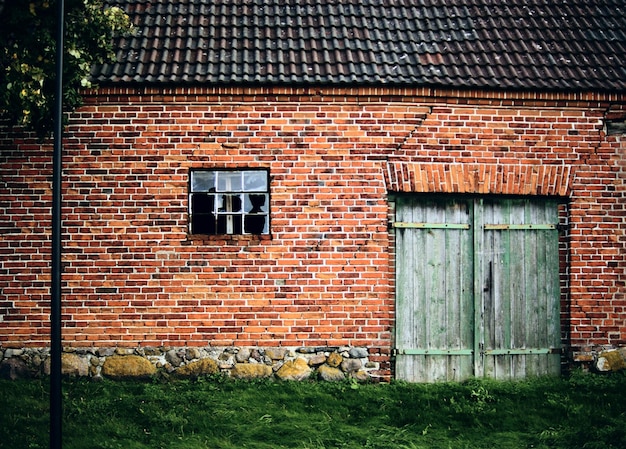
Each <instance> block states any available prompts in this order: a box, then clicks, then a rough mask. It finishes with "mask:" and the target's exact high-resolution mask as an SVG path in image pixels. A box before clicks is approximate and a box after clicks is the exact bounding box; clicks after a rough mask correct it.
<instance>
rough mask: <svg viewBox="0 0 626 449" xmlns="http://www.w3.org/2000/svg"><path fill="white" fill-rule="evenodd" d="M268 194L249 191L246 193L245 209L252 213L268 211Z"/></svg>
mask: <svg viewBox="0 0 626 449" xmlns="http://www.w3.org/2000/svg"><path fill="white" fill-rule="evenodd" d="M267 200H268V198H267V195H264V194H262V193H247V194H245V195H244V205H243V210H244V212H246V213H250V214H259V213H267V211H268V201H267Z"/></svg>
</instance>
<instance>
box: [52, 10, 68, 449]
mask: <svg viewBox="0 0 626 449" xmlns="http://www.w3.org/2000/svg"><path fill="white" fill-rule="evenodd" d="M64 36H65V3H64V0H57V39H56V45H57V48H56V85H55V106H54V107H55V110H54V121H55V123H54V150H53V154H52V279H51V286H50V293H51V301H50V449H61V447H62V444H63V443H62V423H63V405H62V400H63V391H62V388H63V387H62V384H61V353H62V351H63V343H62V338H61V271H62V266H61V263H62V258H61V249H62V248H61V226H62V222H61V206H62V197H61V173H62V171H63V167H62V162H63V156H62V150H63V47H64Z"/></svg>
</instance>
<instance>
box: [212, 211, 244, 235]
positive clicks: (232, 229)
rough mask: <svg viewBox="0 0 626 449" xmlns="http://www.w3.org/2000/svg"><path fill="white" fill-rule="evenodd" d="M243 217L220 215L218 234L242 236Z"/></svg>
mask: <svg viewBox="0 0 626 449" xmlns="http://www.w3.org/2000/svg"><path fill="white" fill-rule="evenodd" d="M241 217H242V216H241V215H218V217H217V233H218V234H241V233H242V232H241V231H242V229H241Z"/></svg>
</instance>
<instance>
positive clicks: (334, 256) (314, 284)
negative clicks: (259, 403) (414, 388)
mask: <svg viewBox="0 0 626 449" xmlns="http://www.w3.org/2000/svg"><path fill="white" fill-rule="evenodd" d="M110 3H112V4H113V3H115V4H120V5H121V6H122V7H124V8H125V9H126V10H127V11H128V12H129V14H130V15H131V18H132V20H133V22H134V23H135V26H136V33H135V34H134V35H133V36H129V37H125V38H122V39H120V40H119V41H118V42H117V45H118V62H117V63H115V64H111V65H105V66H102V67H96V68H94V72H93V75H94V78H95V79H96V80H97V82H98V83H99V85H100V88H99V89H98V90H94V91H89V92H85V104H84V106H83V107H81V108H80V109H79V110H78V111H76V112H75V113H73V114H71V117H70V122H69V126H68V127H67V133H66V138H65V143H64V156H63V162H64V174H63V195H64V203H63V223H64V234H63V235H64V237H63V239H64V243H63V246H64V255H63V263H64V273H63V292H64V296H63V321H64V327H63V339H64V345H65V346H67V347H68V351H76V353H79V354H83V355H86V356H89V357H97V356H100V355H102V354H104V353H106V351H105V350H104V349H103V348H105V349H106V348H109V349H110V348H124V350H125V351H126V353H128V352H135V353H136V354H142V355H146V354H156V353H157V352H158V351H156V350H155V348H163V351H164V352H167V351H171V350H172V349H176V350H178V349H180V348H197V349H201V350H203V351H204V352H202V353H201V354H204V355H207V356H211V357H212V356H215V354H217V352H216V351H218V352H220V354H221V355H220V357H221V358H220V357H217V359H219V360H222V361H223V362H224V363H223V364H222V369H224V370H226V369H229V367H234V366H235V365H236V364H237V363H249V362H251V361H252V360H248V359H246V360H239V359H237V358H236V357H234V356H232V357H230V356H229V357H230V358H229V357H223V355H224V354H231V355H232V354H236V353H237V352H238V351H242V350H243V349H245V350H246V351H252V352H254V351H257V352H258V353H260V354H261V355H263V354H264V353H265V352H264V351H268V349H276V348H281V349H284V351H282V352H281V351H278V354H279V355H278V356H276V357H265V359H262V358H261V359H259V358H258V357H257V359H258V360H261V361H265V363H267V364H274V366H275V367H276V368H278V366H279V365H280V364H281V363H285V361H286V360H289V359H297V358H301V357H305V358H306V359H307V360H308V362H309V364H310V365H311V366H312V367H314V366H315V363H319V364H321V363H323V361H324V360H325V359H324V358H323V357H318V358H315V357H313V356H312V355H318V356H328V355H329V354H331V353H339V354H342V355H343V357H344V358H346V359H350V358H352V359H355V360H358V361H359V362H360V364H358V363H357V364H355V365H353V367H356V368H350V369H349V370H348V371H346V374H348V375H350V374H351V372H349V371H350V370H351V369H353V371H354V372H357V369H358V370H359V371H358V372H362V371H366V372H367V374H368V375H370V376H374V377H382V378H390V377H392V376H396V377H398V378H403V379H408V380H416V381H434V380H444V379H455V380H460V379H463V378H467V377H468V376H472V375H478V376H482V375H486V376H492V377H496V378H509V377H521V376H527V375H533V374H543V373H555V372H559V370H560V369H561V365H562V363H571V362H581V361H584V362H586V361H590V360H591V359H592V357H593V355H594V354H596V353H597V351H598V350H601V349H606V348H614V347H619V346H623V345H625V344H626V298H625V296H624V293H625V292H624V282H625V277H624V269H625V267H626V260H625V257H626V253H625V251H624V246H625V244H626V222H625V217H626V207H625V206H626V202H625V199H624V194H625V191H626V190H625V185H624V178H625V162H624V149H625V147H624V138H623V134H624V129H625V127H624V120H625V117H626V111H625V105H626V64H624V60H623V55H624V54H626V31H625V30H626V4H625V3H624V2H623V1H622V0H603V1H597V2H582V1H566V2H562V3H561V4H559V5H552V4H549V5H548V4H546V3H545V2H542V1H530V2H529V1H526V0H525V1H524V2H521V1H520V2H518V1H511V2H496V3H495V4H491V3H492V2H485V1H478V0H476V1H470V2H467V1H464V2H454V1H453V2H445V4H444V2H439V1H436V2H408V1H406V2H405V1H389V2H382V3H381V2H377V1H373V0H367V1H359V2H309V1H304V2H303V1H297V2H296V1H286V2H276V3H275V4H274V3H272V4H269V3H266V2H264V1H254V0H253V1H250V2H240V1H212V2H203V1H201V0H189V1H185V2H179V3H172V2H165V1H162V0H155V1H151V2H145V1H122V0H110ZM423 3H425V4H423ZM413 4H414V5H413ZM615 11H621V12H622V14H616V13H615ZM51 167H52V165H51V146H50V145H47V144H44V145H41V144H39V143H37V141H36V140H35V139H34V138H33V137H32V136H29V135H26V134H24V133H21V132H20V131H19V130H9V129H6V128H5V130H4V132H3V133H2V134H1V135H0V176H1V181H0V198H1V199H0V212H1V213H0V254H1V255H2V258H1V259H0V350H1V351H5V350H7V349H10V348H41V347H45V346H47V345H48V344H49V332H50V329H49V289H50V285H49V280H50V273H49V269H50V267H49V260H50V255H49V253H50V206H51V183H50V181H51V170H52V168H51ZM146 348H150V351H148V350H147V349H146ZM107 350H108V349H107ZM98 351H101V352H98ZM5 352H6V351H5ZM275 353H277V352H276V351H273V352H272V354H275ZM186 354H187V353H186ZM197 356H198V352H197V351H196V352H194V357H192V356H188V357H187V360H185V358H184V357H183V358H182V361H179V362H178V364H179V365H180V364H184V363H186V362H190V361H192V360H194V359H195V358H197ZM154 360H156V358H155V359H154ZM159 360H162V359H159ZM258 360H257V361H258ZM315 360H317V362H315ZM169 362H171V360H169ZM169 362H164V363H165V364H166V365H167V363H169ZM155 363H156V362H155ZM229 363H230V365H229ZM94 364H97V363H94ZM173 368H175V366H174V367H172V369H173ZM344 371H345V370H344Z"/></svg>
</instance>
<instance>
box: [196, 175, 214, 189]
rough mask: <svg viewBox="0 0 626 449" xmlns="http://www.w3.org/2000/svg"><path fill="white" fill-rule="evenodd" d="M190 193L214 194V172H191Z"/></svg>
mask: <svg viewBox="0 0 626 449" xmlns="http://www.w3.org/2000/svg"><path fill="white" fill-rule="evenodd" d="M191 191H192V192H215V172H210V171H192V172H191Z"/></svg>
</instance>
